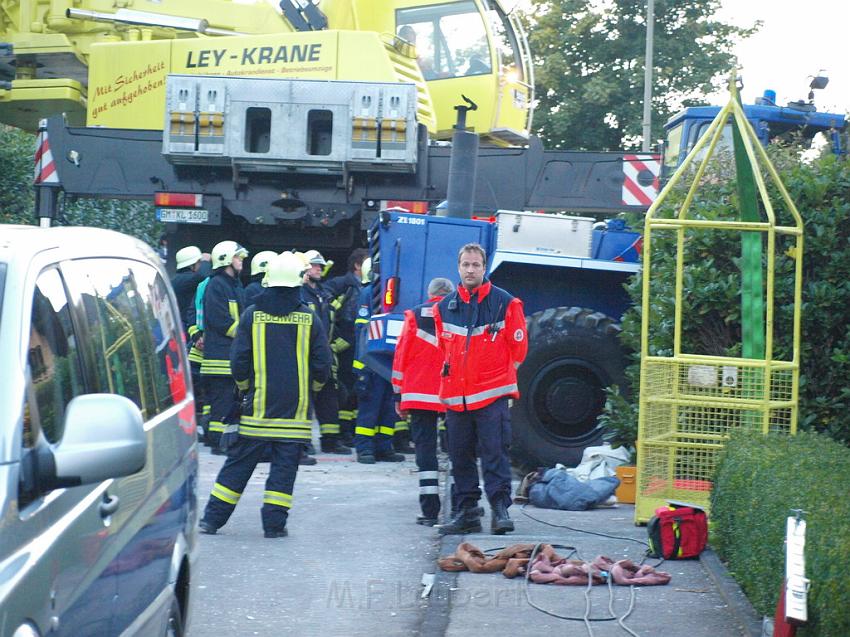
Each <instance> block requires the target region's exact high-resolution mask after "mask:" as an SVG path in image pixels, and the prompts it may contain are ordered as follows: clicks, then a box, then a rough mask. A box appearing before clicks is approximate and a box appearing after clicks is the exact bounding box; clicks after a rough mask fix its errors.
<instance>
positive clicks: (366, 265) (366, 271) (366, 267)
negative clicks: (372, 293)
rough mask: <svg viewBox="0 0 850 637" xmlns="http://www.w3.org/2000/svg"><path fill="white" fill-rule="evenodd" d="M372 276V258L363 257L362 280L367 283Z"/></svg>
mask: <svg viewBox="0 0 850 637" xmlns="http://www.w3.org/2000/svg"><path fill="white" fill-rule="evenodd" d="M371 276H372V259H371V258H370V257H366V258H365V259H363V264H362V265H361V266H360V281H361V282H362V283H363V284H364V285H365V284H366V283H369V281H370V280H371Z"/></svg>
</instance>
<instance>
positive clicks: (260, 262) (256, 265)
mask: <svg viewBox="0 0 850 637" xmlns="http://www.w3.org/2000/svg"><path fill="white" fill-rule="evenodd" d="M276 256H277V252H275V251H273V250H263V251H262V252H258V253H257V254H255V255H254V256H253V257H252V258H251V276H254V275H255V274H262V273H263V272H268V270H269V260H270V259H271V258H272V257H276Z"/></svg>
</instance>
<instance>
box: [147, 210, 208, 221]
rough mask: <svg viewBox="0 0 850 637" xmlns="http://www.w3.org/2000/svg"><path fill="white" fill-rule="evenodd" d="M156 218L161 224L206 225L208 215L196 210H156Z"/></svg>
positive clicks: (203, 211) (204, 211)
mask: <svg viewBox="0 0 850 637" xmlns="http://www.w3.org/2000/svg"><path fill="white" fill-rule="evenodd" d="M156 218H157V220H158V221H162V222H163V223H206V222H207V221H209V220H210V213H209V210H199V209H198V208H157V209H156Z"/></svg>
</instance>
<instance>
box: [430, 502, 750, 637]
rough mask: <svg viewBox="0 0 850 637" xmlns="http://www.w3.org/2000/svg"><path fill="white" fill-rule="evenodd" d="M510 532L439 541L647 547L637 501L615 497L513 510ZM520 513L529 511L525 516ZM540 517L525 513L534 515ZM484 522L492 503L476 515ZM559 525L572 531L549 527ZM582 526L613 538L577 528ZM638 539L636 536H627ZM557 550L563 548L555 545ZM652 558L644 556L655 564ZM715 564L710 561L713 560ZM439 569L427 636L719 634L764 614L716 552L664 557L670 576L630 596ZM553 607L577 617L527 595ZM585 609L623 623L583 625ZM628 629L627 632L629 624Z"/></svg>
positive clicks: (591, 548)
mask: <svg viewBox="0 0 850 637" xmlns="http://www.w3.org/2000/svg"><path fill="white" fill-rule="evenodd" d="M510 512H511V516H512V517H513V519H514V521H515V524H516V532H515V533H512V534H508V535H503V536H495V535H489V534H487V533H484V534H472V535H468V536H463V537H461V536H446V537H445V538H443V539H442V541H441V546H440V555H448V554H450V553H452V552H454V549H455V548H456V546H457V545H458V544H459V543H460V542H462V541H466V542H470V543H472V544H474V545H476V546H478V547H479V548H481V549H483V550H485V551H488V550H493V549H497V548H499V547H504V546H509V545H511V544H517V543H536V542H545V543H550V544H561V545H566V546H572V547H575V550H576V552H577V556H578V557H579V558H581V559H585V560H591V559H593V558H594V557H595V556H597V555H605V556H608V557H610V558H611V559H613V560H615V561H616V560H619V559H624V558H629V559H631V560H633V561H634V562H636V563H637V562H640V561H641V560H642V559H643V557H644V553H645V550H646V547H645V545H644V544H642V543H640V542H643V541H645V540H646V528H645V527H637V526H635V525H634V522H633V520H634V506H632V505H623V504H620V505H618V506H617V507H615V508H601V509H595V510H591V511H581V512H574V511H559V510H553V509H537V508H534V507H532V506H530V505H528V506H527V507H526V508H525V509H523V508H522V507H520V506H518V505H514V506H513V507H511V509H510ZM526 514H527V515H526ZM529 516H532V517H534V518H537V520H539V521H536V520H532V519H531V517H529ZM483 522H484V530H485V531H487V530H489V510H488V511H487V513H486V515H485V517H484V518H483ZM545 523H549V524H554V525H564V526H569V527H572V528H571V529H567V528H560V527H555V526H549V525H547V524H545ZM579 530H588V531H593V532H595V533H605V534H609V535H612V536H617V537H616V538H611V537H602V536H600V535H591V534H588V533H583V532H580V531H579ZM633 540H638V542H636V541H633ZM558 553H559V554H560V555H566V554H567V553H569V550H565V549H558ZM658 561H659V560H657V559H653V558H647V563H649V564H650V565H655V564H656V563H657V562H658ZM712 562H713V563H712ZM435 569H437V573H436V579H435V584H434V587H433V590H432V592H431V596H430V600H429V605H428V609H427V610H426V613H425V617H424V622H423V630H422V631H421V632H420V634H421V635H424V636H428V637H430V636H436V635H450V636H454V635H457V636H461V635H469V634H485V635H487V636H488V637H498V636H501V635H505V636H512V637H513V636H516V635H544V634H569V635H592V636H595V637H609V636H615V635H616V636H621V635H629V634H634V635H641V636H642V637H644V636H645V637H654V636H658V635H663V636H665V637H676V636H679V635H682V636H687V637H724V636H727V635H729V636H732V635H734V636H738V635H744V636H751V635H752V636H758V635H760V634H761V621H760V619H759V618H758V617H757V616H756V615H755V613H754V611H753V610H752V607H750V605H749V602H748V601H747V600H746V598H745V597H744V596H743V594H741V592H740V589H738V587H737V585H736V584H735V583H734V582H733V581H732V580H731V578H729V577H728V574H726V573H725V569H723V567H722V565H721V564H720V562H719V560H717V558H716V556H714V554H713V553H711V552H710V551H709V552H706V553H705V554H704V556H703V558H702V559H700V560H680V561H666V562H664V563H663V564H661V566H660V567H659V569H658V570H662V571H667V572H668V573H670V574H671V575H672V576H673V577H672V580H671V581H670V583H669V584H667V585H666V586H651V587H635V590H634V600H633V603H632V599H631V591H630V589H629V588H628V587H622V586H614V587H613V588H612V590H611V591H610V592H609V588H608V587H607V586H605V585H601V586H594V587H593V588H592V589H591V590H590V592H589V602H588V601H587V600H586V597H585V593H586V587H581V586H555V585H540V584H533V583H529V584H526V583H525V582H524V581H523V580H522V579H521V578H517V579H513V580H510V579H507V578H505V577H504V576H503V575H501V574H500V573H496V574H475V573H469V572H461V573H448V572H442V571H439V569H438V567H435ZM529 599H530V601H531V602H533V603H534V604H536V605H537V606H539V607H541V608H543V609H545V610H547V611H549V612H551V613H555V614H559V615H566V616H571V617H574V618H577V620H565V619H559V618H556V617H552V616H550V615H548V614H546V613H544V612H541V611H539V610H535V609H534V608H533V607H532V606H531V605H530V604H529V601H528V600H529ZM587 603H589V604H590V612H589V616H590V617H593V618H606V617H611V613H610V612H609V606H610V607H611V608H613V615H614V616H616V617H617V618H620V617H622V616H623V615H625V614H626V613H627V612H628V611H629V609H630V605H631V606H632V608H631V612H630V614H629V615H628V617H626V618H625V620H624V623H625V626H627V627H628V629H629V630H626V629H624V628H622V627H621V626H619V625H618V622H617V621H616V619H614V620H606V621H593V622H590V623H589V624H585V622H584V621H582V618H583V617H584V616H585V611H586V604H587ZM630 631H631V632H630Z"/></svg>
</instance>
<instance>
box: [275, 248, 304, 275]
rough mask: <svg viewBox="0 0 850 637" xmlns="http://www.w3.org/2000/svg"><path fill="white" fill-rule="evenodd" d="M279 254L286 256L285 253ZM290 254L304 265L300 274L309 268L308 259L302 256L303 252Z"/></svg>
mask: <svg viewBox="0 0 850 637" xmlns="http://www.w3.org/2000/svg"><path fill="white" fill-rule="evenodd" d="M281 254H286V253H285V252H281ZM291 254H294V255H295V256H296V257H298V258H299V259H300V260H301V263H303V264H304V269H303V270H302V272H306V271H307V270H308V269H309V268H310V259H308V258H307V255H306V254H304V253H303V252H298V251H295V252H292V253H291Z"/></svg>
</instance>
